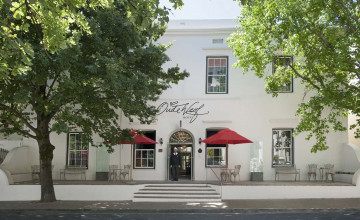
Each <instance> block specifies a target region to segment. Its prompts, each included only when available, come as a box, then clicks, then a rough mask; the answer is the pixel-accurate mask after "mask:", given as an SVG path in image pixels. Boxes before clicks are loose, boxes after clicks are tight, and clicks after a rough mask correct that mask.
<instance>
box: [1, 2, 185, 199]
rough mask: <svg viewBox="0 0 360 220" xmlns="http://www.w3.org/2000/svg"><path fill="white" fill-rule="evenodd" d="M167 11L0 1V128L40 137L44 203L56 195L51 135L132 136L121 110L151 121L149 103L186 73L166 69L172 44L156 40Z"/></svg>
mask: <svg viewBox="0 0 360 220" xmlns="http://www.w3.org/2000/svg"><path fill="white" fill-rule="evenodd" d="M170 2H172V3H173V6H174V7H175V8H177V7H179V6H181V5H182V1H181V0H170ZM169 10H170V9H169V8H165V7H160V6H159V2H158V1H157V0H131V1H130V0H114V1H108V0H105V1H91V0H78V1H72V0H58V1H52V0H42V1H34V0H20V1H12V2H11V1H1V28H2V29H1V30H0V31H1V35H2V36H6V37H5V38H2V40H1V42H0V44H1V45H0V46H1V50H2V51H1V52H2V54H1V58H0V63H1V65H2V66H4V67H6V68H5V69H2V72H1V73H2V75H1V77H2V80H1V81H0V121H1V127H0V132H2V133H5V134H13V133H18V134H21V135H23V136H25V137H28V138H33V139H35V140H36V141H37V143H38V146H39V155H40V165H41V171H40V182H41V201H43V202H50V201H55V200H56V197H55V193H54V187H53V181H52V171H51V162H52V159H53V150H54V148H55V146H54V145H53V143H51V141H50V134H51V133H52V132H57V133H62V132H68V131H70V130H71V129H73V128H78V129H80V130H81V131H83V132H84V135H85V137H86V139H87V140H88V141H89V142H92V141H93V140H92V137H93V134H95V133H96V134H98V135H99V136H100V137H101V138H103V139H106V140H107V139H112V138H114V139H116V137H118V135H123V136H124V138H128V136H126V133H127V132H124V130H122V129H121V128H120V127H119V124H118V117H119V114H118V113H119V111H120V110H121V111H122V112H123V114H124V115H125V116H126V117H128V118H130V119H132V118H134V117H135V118H138V119H139V120H140V121H141V122H143V123H149V122H151V121H152V120H153V119H154V117H155V114H156V108H155V107H154V106H151V105H149V104H148V103H149V101H155V100H157V99H158V97H159V95H160V94H161V93H162V91H164V90H165V89H167V88H169V87H170V85H171V83H177V82H178V81H179V80H182V79H184V78H185V77H186V76H187V75H188V73H187V72H185V71H183V72H180V70H179V67H177V66H176V67H172V68H169V69H167V70H164V69H163V68H162V65H163V64H164V63H165V62H167V61H168V60H169V58H168V57H167V55H166V54H165V51H166V49H167V46H166V45H160V44H157V43H155V42H156V40H157V39H158V38H159V37H160V36H161V35H162V34H163V33H164V31H165V28H166V23H167V21H168V14H169ZM115 142H116V141H108V142H107V146H108V147H110V148H109V150H111V149H112V148H111V144H109V143H115Z"/></svg>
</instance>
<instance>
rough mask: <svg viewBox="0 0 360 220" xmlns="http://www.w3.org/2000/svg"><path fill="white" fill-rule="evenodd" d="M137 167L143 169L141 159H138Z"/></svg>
mask: <svg viewBox="0 0 360 220" xmlns="http://www.w3.org/2000/svg"><path fill="white" fill-rule="evenodd" d="M135 166H136V167H141V159H136V165H135Z"/></svg>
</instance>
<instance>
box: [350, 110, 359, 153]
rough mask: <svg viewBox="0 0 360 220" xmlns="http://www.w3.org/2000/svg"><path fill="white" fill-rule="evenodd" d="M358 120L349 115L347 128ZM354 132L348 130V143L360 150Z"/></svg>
mask: <svg viewBox="0 0 360 220" xmlns="http://www.w3.org/2000/svg"><path fill="white" fill-rule="evenodd" d="M358 119H359V118H357V117H356V116H355V115H353V114H350V115H349V116H348V120H349V126H350V125H352V124H355V123H356V120H358ZM354 132H355V130H350V131H349V143H350V144H354V145H355V146H357V147H359V148H360V138H355V133H354Z"/></svg>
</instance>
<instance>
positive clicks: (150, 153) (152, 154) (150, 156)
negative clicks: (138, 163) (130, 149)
mask: <svg viewBox="0 0 360 220" xmlns="http://www.w3.org/2000/svg"><path fill="white" fill-rule="evenodd" d="M148 158H154V151H153V150H150V151H149V154H148Z"/></svg>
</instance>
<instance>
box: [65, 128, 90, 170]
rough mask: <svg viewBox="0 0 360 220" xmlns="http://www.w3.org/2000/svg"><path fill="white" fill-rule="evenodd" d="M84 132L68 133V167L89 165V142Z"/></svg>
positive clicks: (85, 166)
mask: <svg viewBox="0 0 360 220" xmlns="http://www.w3.org/2000/svg"><path fill="white" fill-rule="evenodd" d="M83 136H84V135H83V134H82V133H69V134H68V150H67V152H68V156H67V166H68V167H84V168H87V167H88V155H89V143H88V142H86V141H84V137H83Z"/></svg>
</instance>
